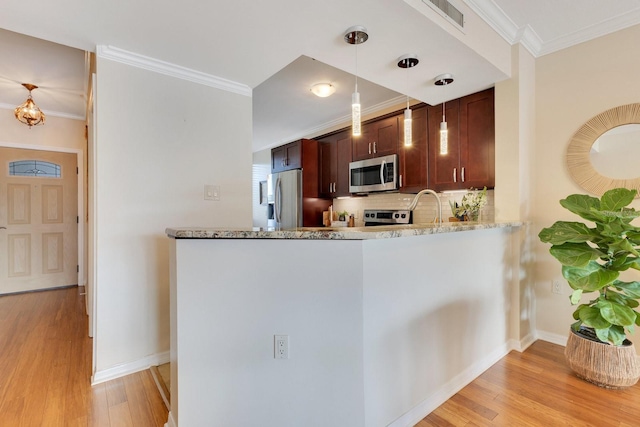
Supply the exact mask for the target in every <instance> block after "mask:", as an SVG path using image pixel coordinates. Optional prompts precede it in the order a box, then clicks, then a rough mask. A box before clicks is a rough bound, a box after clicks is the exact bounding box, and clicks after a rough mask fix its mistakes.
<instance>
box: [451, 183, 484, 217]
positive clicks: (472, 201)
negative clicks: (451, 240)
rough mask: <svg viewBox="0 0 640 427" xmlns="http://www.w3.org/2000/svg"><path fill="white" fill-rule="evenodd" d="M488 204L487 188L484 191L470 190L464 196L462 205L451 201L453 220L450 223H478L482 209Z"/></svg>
mask: <svg viewBox="0 0 640 427" xmlns="http://www.w3.org/2000/svg"><path fill="white" fill-rule="evenodd" d="M486 204H487V187H484V188H483V189H482V190H474V189H473V188H472V189H470V190H469V192H468V193H467V194H465V195H464V196H462V201H461V202H460V203H458V202H455V201H452V200H449V206H451V215H453V216H452V217H451V218H449V221H477V220H478V216H479V215H480V209H482V207H483V206H484V205H486Z"/></svg>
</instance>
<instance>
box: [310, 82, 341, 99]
mask: <svg viewBox="0 0 640 427" xmlns="http://www.w3.org/2000/svg"><path fill="white" fill-rule="evenodd" d="M335 91H336V87H335V86H333V85H332V84H331V83H316V84H314V85H313V86H311V92H313V94H314V95H316V96H319V97H320V98H326V97H327V96H331V95H333V94H334V93H335Z"/></svg>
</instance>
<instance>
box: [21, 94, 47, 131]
mask: <svg viewBox="0 0 640 427" xmlns="http://www.w3.org/2000/svg"><path fill="white" fill-rule="evenodd" d="M22 86H24V87H25V88H27V90H28V91H29V97H28V98H27V100H26V101H25V102H24V103H23V104H22V105H19V106H18V107H16V109H15V110H14V113H15V116H16V119H18V120H19V121H20V122H22V123H24V124H25V125H27V126H29V129H31V126H37V125H43V124H44V113H43V112H42V111H41V110H40V108H38V106H37V105H36V103H35V102H33V98H32V97H31V91H32V90H34V89H38V86H36V85H32V84H30V83H22Z"/></svg>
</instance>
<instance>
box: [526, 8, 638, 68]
mask: <svg viewBox="0 0 640 427" xmlns="http://www.w3.org/2000/svg"><path fill="white" fill-rule="evenodd" d="M639 22H640V9H636V10H634V11H631V12H628V13H625V14H623V15H619V16H616V17H614V18H611V19H608V20H606V21H602V22H600V23H598V24H595V25H592V26H590V27H587V28H584V29H582V30H580V31H576V32H575V33H571V34H567V35H566V36H562V37H559V38H557V39H555V40H551V41H549V42H547V43H544V44H543V45H542V48H541V49H540V51H539V53H538V56H543V55H547V54H549V53H553V52H557V51H559V50H562V49H565V48H567V47H570V46H574V45H577V44H579V43H583V42H586V41H589V40H593V39H596V38H598V37H602V36H606V35H607V34H611V33H615V32H616V31H620V30H624V29H625V28H629V27H632V26H634V25H637V24H638V23H639Z"/></svg>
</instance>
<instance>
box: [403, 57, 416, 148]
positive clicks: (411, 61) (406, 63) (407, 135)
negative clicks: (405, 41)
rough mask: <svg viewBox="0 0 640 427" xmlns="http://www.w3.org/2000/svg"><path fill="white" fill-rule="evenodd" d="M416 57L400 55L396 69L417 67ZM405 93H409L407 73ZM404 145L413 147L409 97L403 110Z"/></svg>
mask: <svg viewBox="0 0 640 427" xmlns="http://www.w3.org/2000/svg"><path fill="white" fill-rule="evenodd" d="M418 62H420V61H419V60H418V57H417V56H416V55H413V54H406V55H402V56H401V57H400V58H398V67H400V68H406V69H407V70H408V69H409V68H413V67H415V66H416V65H418ZM407 92H409V76H408V72H407ZM404 145H405V147H410V146H411V145H413V121H412V120H411V109H410V108H409V95H407V108H406V110H404Z"/></svg>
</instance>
